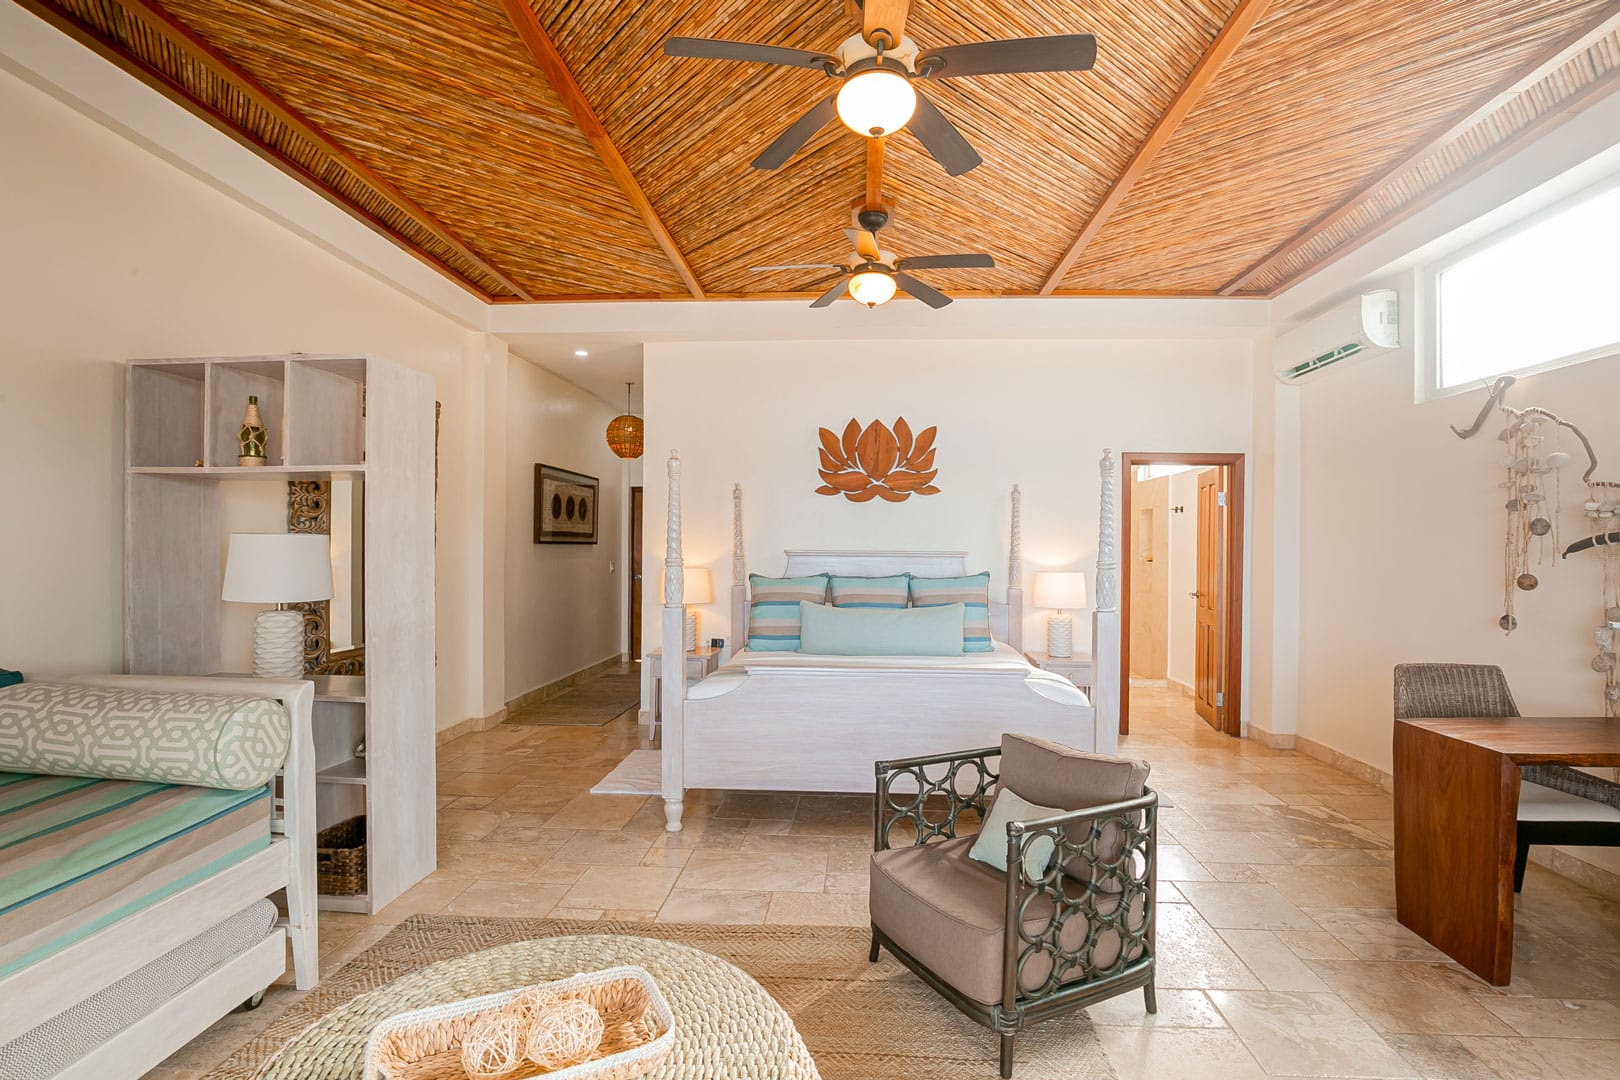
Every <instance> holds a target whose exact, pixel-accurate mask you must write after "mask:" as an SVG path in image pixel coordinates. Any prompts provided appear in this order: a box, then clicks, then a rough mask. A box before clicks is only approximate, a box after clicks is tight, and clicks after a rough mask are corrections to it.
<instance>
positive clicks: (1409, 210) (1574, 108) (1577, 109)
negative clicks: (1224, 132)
mask: <svg viewBox="0 0 1620 1080" xmlns="http://www.w3.org/2000/svg"><path fill="white" fill-rule="evenodd" d="M1616 92H1620V68H1617V69H1615V70H1613V71H1610V72H1608V73H1607V74H1605V75H1603V76H1602V77H1601V78H1599V79H1597V80H1596V81H1594V82H1592V83H1589V84H1588V85H1586V86H1583V87H1582V88H1581V89H1580V90H1579V91H1577V92H1576V93H1574V94H1572V95H1571V96H1570V97H1569V98H1567V99H1565V100H1564V101H1560V102H1559V103H1558V104H1557V105H1556V106H1555V107H1553V108H1552V109H1550V110H1548V111H1547V112H1546V113H1545V114H1543V115H1542V116H1539V117H1537V118H1536V119H1535V120H1533V121H1531V122H1530V124H1528V125H1527V126H1525V127H1524V128H1522V129H1521V130H1519V131H1516V132H1514V133H1513V135H1512V136H1510V137H1509V138H1507V139H1506V140H1504V141H1502V142H1500V143H1497V144H1496V145H1495V146H1493V147H1491V148H1490V150H1489V151H1487V152H1486V153H1485V154H1483V155H1482V156H1480V157H1479V158H1478V159H1476V160H1475V161H1473V162H1470V163H1469V164H1468V165H1467V166H1465V167H1464V168H1461V169H1458V170H1457V171H1456V172H1454V173H1452V174H1451V175H1450V176H1448V177H1446V178H1445V179H1444V180H1442V181H1440V183H1438V184H1436V185H1435V186H1434V187H1431V188H1429V189H1427V190H1426V191H1423V192H1420V193H1419V194H1418V196H1417V197H1416V198H1414V199H1412V200H1411V201H1409V202H1407V203H1406V204H1405V205H1403V206H1401V207H1400V208H1399V209H1397V210H1396V211H1395V212H1394V213H1392V214H1390V215H1389V216H1387V217H1385V218H1382V219H1380V220H1379V221H1378V222H1377V223H1376V224H1374V225H1373V226H1372V227H1371V228H1368V229H1366V230H1364V231H1362V232H1360V233H1357V234H1356V235H1355V236H1354V237H1353V238H1352V239H1350V240H1347V241H1345V242H1344V243H1343V244H1340V245H1339V246H1338V247H1336V248H1334V249H1333V257H1334V258H1335V259H1338V258H1341V257H1343V256H1345V255H1348V254H1350V253H1351V252H1353V251H1356V250H1357V249H1359V248H1361V247H1363V246H1364V245H1366V244H1369V243H1371V242H1372V241H1374V240H1376V239H1378V238H1379V237H1380V236H1382V235H1384V234H1385V233H1387V232H1389V230H1391V229H1393V228H1395V226H1397V225H1399V224H1401V223H1402V222H1404V221H1407V220H1408V219H1410V218H1411V217H1413V216H1414V215H1416V214H1418V213H1419V212H1421V211H1423V210H1425V209H1427V208H1429V207H1430V206H1433V205H1434V204H1435V203H1437V202H1439V201H1440V200H1441V199H1443V198H1445V197H1446V196H1447V195H1450V194H1451V193H1452V192H1454V191H1456V190H1457V189H1459V188H1461V187H1463V186H1464V185H1466V184H1467V183H1469V181H1471V180H1474V179H1476V178H1477V177H1479V176H1480V175H1481V174H1483V173H1485V172H1488V171H1489V170H1491V169H1493V168H1495V167H1496V166H1498V165H1500V164H1502V163H1503V162H1504V161H1506V160H1508V159H1509V158H1511V157H1512V156H1513V155H1514V154H1517V153H1518V152H1519V151H1521V150H1523V149H1524V148H1525V147H1527V146H1529V145H1530V144H1531V143H1534V142H1535V141H1536V140H1537V139H1540V138H1542V137H1543V136H1545V135H1546V134H1548V133H1549V132H1551V131H1553V130H1554V129H1556V128H1558V127H1559V126H1561V125H1562V124H1564V123H1565V122H1566V121H1569V120H1571V119H1573V118H1574V117H1575V116H1577V115H1579V114H1580V113H1581V112H1583V111H1584V110H1586V109H1587V108H1588V107H1590V106H1591V105H1592V104H1593V103H1595V102H1597V101H1600V100H1602V99H1603V98H1605V97H1607V96H1608V95H1610V94H1613V93H1616ZM1318 266H1319V264H1315V263H1313V264H1312V265H1310V266H1305V267H1301V268H1300V269H1299V270H1297V271H1295V272H1294V273H1292V274H1290V275H1289V276H1288V277H1286V278H1284V279H1283V280H1282V281H1279V282H1278V283H1277V284H1276V285H1274V286H1272V287H1271V289H1270V291H1269V292H1267V293H1265V294H1264V296H1258V295H1256V294H1249V296H1254V297H1255V298H1256V299H1266V300H1270V299H1275V298H1276V297H1278V296H1280V295H1282V294H1283V293H1284V292H1286V291H1288V289H1290V288H1292V287H1293V286H1294V285H1296V284H1298V283H1299V282H1301V281H1303V280H1304V279H1305V278H1307V277H1309V276H1310V275H1311V274H1313V273H1315V272H1316V270H1317V268H1318ZM1218 295H1222V296H1226V295H1228V294H1225V293H1221V294H1218ZM1247 298H1248V297H1247V296H1245V297H1234V298H1233V299H1247Z"/></svg>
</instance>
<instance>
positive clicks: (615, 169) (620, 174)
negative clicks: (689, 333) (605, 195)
mask: <svg viewBox="0 0 1620 1080" xmlns="http://www.w3.org/2000/svg"><path fill="white" fill-rule="evenodd" d="M501 7H503V8H505V9H506V17H507V19H508V20H510V21H511V23H512V28H513V29H515V30H516V31H517V33H518V37H520V38H522V39H523V44H524V45H525V46H527V47H528V50H529V55H530V56H531V57H533V58H534V62H535V63H536V64H538V65H539V67H540V71H541V72H542V73H543V74H544V75H545V77H546V81H547V82H549V83H550V84H551V88H552V89H553V90H555V91H556V92H557V96H558V97H559V98H561V99H562V102H563V104H564V105H566V106H568V111H569V112H570V113H572V114H573V116H574V123H576V124H578V125H579V130H580V133H581V134H583V135H584V136H585V138H586V140H587V141H588V142H589V143H590V144H591V146H592V147H594V148H595V149H596V154H597V156H598V157H599V158H601V159H602V164H603V165H605V166H607V170H608V172H609V173H611V174H612V176H613V179H614V181H615V182H617V183H618V185H619V188H620V190H622V191H623V192H624V196H625V198H626V199H628V200H629V201H630V205H631V206H633V207H635V209H636V212H637V213H638V214H640V215H641V220H642V221H644V222H646V225H647V230H648V231H649V232H651V233H652V237H653V239H654V240H655V241H657V243H658V246H659V247H660V248H662V249H663V251H664V254H665V255H666V256H667V257H668V258H669V261H670V265H671V266H673V267H674V269H675V273H676V274H677V275H678V276H679V277H680V279H681V281H682V283H684V284H685V285H686V288H687V291H688V292H690V293H691V294H692V296H693V297H694V298H696V299H698V300H702V299H703V298H704V293H703V286H702V284H700V283H699V282H698V278H697V274H696V273H694V272H693V270H692V266H691V264H690V263H688V262H687V261H686V256H685V255H683V254H682V253H681V249H680V246H679V245H678V244H676V243H675V237H674V236H673V235H672V234H671V233H670V231H669V228H668V227H667V226H666V225H665V224H664V221H663V219H662V218H660V217H659V216H658V211H657V210H655V209H654V208H653V204H652V200H651V199H649V198H647V193H646V192H645V191H643V190H642V189H641V183H640V181H638V180H637V179H636V178H635V175H634V174H633V173H631V171H630V166H629V165H627V164H626V163H625V160H624V155H622V154H620V153H619V148H618V147H617V146H615V145H614V144H613V139H612V137H611V136H609V135H608V133H607V129H606V128H605V127H603V126H602V121H601V120H600V119H598V118H597V115H596V110H595V109H593V108H591V103H590V102H589V101H587V100H586V99H585V93H584V91H582V90H581V89H580V88H579V83H577V82H575V81H574V73H573V72H572V71H570V70H569V68H568V64H567V62H566V61H565V60H563V56H562V53H560V52H558V51H557V45H556V43H555V42H553V41H552V40H551V35H550V34H548V33H546V29H545V27H543V26H541V25H540V20H539V18H538V17H537V16H536V15H535V13H534V9H533V8H531V7H530V6H529V4H528V0H501Z"/></svg>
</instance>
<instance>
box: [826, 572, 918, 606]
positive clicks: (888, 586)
mask: <svg viewBox="0 0 1620 1080" xmlns="http://www.w3.org/2000/svg"><path fill="white" fill-rule="evenodd" d="M910 580H911V575H910V574H895V575H893V576H892V577H835V578H833V579H832V581H831V582H829V585H830V587H831V588H832V602H833V607H842V608H903V607H906V606H907V594H908V591H909V585H908V582H909V581H910Z"/></svg>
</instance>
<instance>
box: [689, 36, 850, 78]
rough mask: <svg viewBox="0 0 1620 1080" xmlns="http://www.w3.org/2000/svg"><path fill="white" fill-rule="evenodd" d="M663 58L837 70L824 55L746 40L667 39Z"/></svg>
mask: <svg viewBox="0 0 1620 1080" xmlns="http://www.w3.org/2000/svg"><path fill="white" fill-rule="evenodd" d="M664 55H665V56H690V57H694V58H696V59H699V60H742V61H745V62H747V63H751V64H779V65H781V66H782V67H802V68H816V69H819V70H823V71H824V70H826V68H827V65H828V64H832V65H833V66H835V67H836V66H837V64H838V59H837V58H836V57H832V56H828V55H826V54H825V53H816V52H810V51H808V50H805V49H786V48H783V47H782V46H780V45H754V44H751V43H749V42H746V41H721V40H719V39H718V38H691V37H672V38H667V39H666V40H665V41H664Z"/></svg>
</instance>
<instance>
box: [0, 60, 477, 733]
mask: <svg viewBox="0 0 1620 1080" xmlns="http://www.w3.org/2000/svg"><path fill="white" fill-rule="evenodd" d="M0 146H6V147H9V148H13V149H15V148H17V147H27V148H28V150H27V152H26V153H20V152H9V151H8V152H6V153H4V154H0V236H4V237H5V255H6V257H5V258H4V259H3V260H0V327H4V328H5V336H4V338H3V339H0V506H4V507H5V511H4V520H5V522H6V526H5V528H3V529H0V565H4V566H5V567H6V579H7V580H6V586H5V588H4V589H0V658H3V659H0V665H3V666H8V667H20V668H24V669H28V668H33V669H56V670H62V669H80V670H117V669H118V668H119V667H120V666H121V664H122V652H123V650H122V630H121V619H122V616H121V606H122V579H121V559H122V556H121V552H122V542H123V523H122V510H121V506H122V498H123V494H122V492H123V485H122V469H123V370H122V361H123V360H125V359H127V358H130V357H141V356H198V355H236V354H252V353H277V352H291V351H303V352H339V351H347V350H355V351H361V350H363V351H368V352H376V353H379V354H381V355H383V356H387V357H389V358H391V359H393V360H395V361H397V362H400V363H404V364H409V365H411V366H413V367H416V368H420V369H422V370H424V371H427V372H429V373H430V374H432V375H433V377H434V379H435V382H436V387H437V394H438V397H439V400H440V401H442V402H443V404H444V421H443V430H442V436H441V441H440V468H441V483H440V489H439V538H438V560H437V596H436V606H437V612H438V626H437V634H438V640H439V643H440V647H439V657H438V663H439V667H438V702H437V706H438V719H439V723H440V724H441V726H442V725H445V724H449V723H453V722H455V721H458V720H460V719H463V718H464V717H467V716H469V715H474V714H475V713H478V714H481V713H479V708H480V706H479V704H478V702H477V700H476V699H477V694H476V684H477V681H478V678H477V673H476V671H475V670H474V662H473V660H472V659H471V658H469V657H468V656H467V654H466V653H465V651H464V650H462V649H461V648H460V647H459V643H460V642H463V641H465V640H467V638H468V637H469V633H470V631H469V619H470V612H471V611H472V609H473V597H475V596H476V595H477V594H478V593H479V591H480V590H481V587H482V586H481V583H480V582H478V581H475V580H473V576H472V571H471V569H470V567H471V565H472V563H471V549H472V548H473V547H474V546H475V544H476V542H477V538H478V534H479V530H480V529H481V518H480V517H479V516H477V515H476V514H474V513H472V512H471V511H470V503H469V501H468V497H467V485H466V483H465V482H463V481H462V478H464V477H465V476H466V463H467V459H468V449H467V439H468V435H467V432H468V411H469V407H470V403H469V402H468V401H466V399H465V395H464V393H463V384H462V379H461V369H462V361H463V350H464V347H465V346H466V343H467V339H468V338H469V336H470V335H469V334H468V332H467V331H466V330H465V329H464V328H463V327H462V326H460V325H458V324H457V323H455V322H453V321H451V320H450V319H448V318H446V317H444V316H443V315H440V314H438V313H436V312H435V311H433V310H430V309H429V308H428V307H426V306H425V305H423V304H422V303H420V302H419V301H416V300H413V299H409V298H407V297H405V296H404V295H402V294H401V293H399V292H398V291H396V290H395V289H393V288H390V287H388V286H385V285H383V284H381V283H379V282H378V281H377V280H375V279H373V278H372V277H370V276H368V275H367V274H365V273H362V272H361V271H359V270H356V269H355V268H353V267H352V266H350V265H348V264H347V263H344V262H342V261H340V260H338V259H337V258H335V257H334V256H332V255H330V254H328V253H327V252H325V251H322V250H321V249H319V248H317V247H316V246H315V245H313V244H311V243H310V242H308V241H306V240H304V239H302V238H300V237H298V236H296V235H294V234H293V233H291V232H289V231H287V230H286V229H285V228H283V227H281V226H279V225H276V224H273V223H271V222H270V221H268V220H266V219H265V218H264V217H262V216H261V215H259V214H258V213H256V212H254V211H251V210H248V209H246V208H244V207H242V206H241V205H239V204H238V203H236V202H234V201H232V200H231V199H230V198H227V197H226V196H224V195H222V194H220V193H219V192H218V191H216V190H214V189H213V188H211V187H209V186H207V185H205V184H203V183H201V182H200V181H198V180H195V179H193V178H192V177H190V176H188V175H187V174H185V173H183V172H181V171H180V170H178V169H176V168H175V167H174V166H172V165H169V164H167V163H165V162H163V161H161V160H159V159H158V158H157V157H155V156H153V155H152V154H150V153H148V152H147V151H146V150H143V149H141V148H139V147H137V146H136V145H135V144H133V143H131V142H129V141H127V140H126V139H125V138H123V137H122V136H119V135H115V134H113V133H112V132H110V131H108V130H107V129H106V128H104V127H102V126H100V125H99V124H97V123H95V122H93V121H91V120H89V119H87V118H85V117H84V116H82V115H80V114H79V113H77V112H75V111H74V110H72V109H70V108H68V107H66V106H65V105H62V104H60V103H59V102H57V101H56V100H54V99H52V98H50V97H48V96H46V95H45V94H43V93H42V92H40V91H39V90H37V89H35V88H34V87H32V86H30V85H27V84H25V83H23V82H22V81H20V80H19V79H17V78H16V77H14V76H13V75H11V74H9V73H6V72H0ZM288 183H291V181H288Z"/></svg>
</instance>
